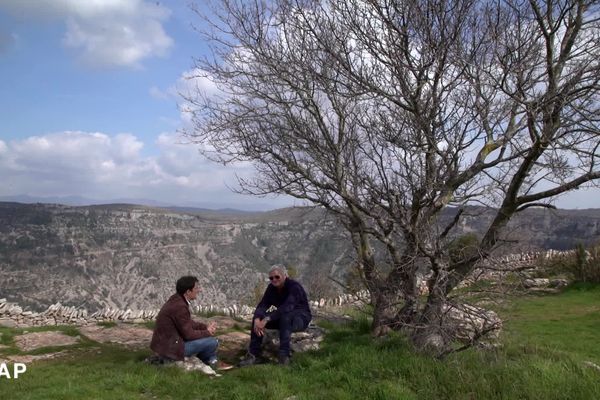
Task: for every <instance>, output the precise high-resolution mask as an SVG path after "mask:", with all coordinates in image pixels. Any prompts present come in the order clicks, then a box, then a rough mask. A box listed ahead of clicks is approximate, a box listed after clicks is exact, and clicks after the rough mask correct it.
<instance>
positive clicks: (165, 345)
mask: <svg viewBox="0 0 600 400" xmlns="http://www.w3.org/2000/svg"><path fill="white" fill-rule="evenodd" d="M175 287H176V290H177V293H175V294H174V295H173V296H171V297H170V298H169V300H167V302H166V303H165V304H164V305H163V306H162V308H161V309H160V311H159V313H158V316H157V317H156V327H155V328H154V333H153V334H152V341H151V342H150V348H151V349H152V350H154V352H155V353H156V354H157V355H158V356H159V357H161V358H163V359H166V360H183V358H184V356H185V357H191V356H194V355H195V356H197V357H198V358H199V359H200V360H202V362H204V363H205V364H208V365H210V366H211V367H213V369H219V370H225V369H230V368H232V366H231V365H227V364H225V363H223V362H221V361H217V347H218V345H219V341H218V340H217V339H216V338H215V337H213V335H214V334H215V331H216V330H217V326H216V324H215V323H214V322H211V323H210V324H208V325H205V324H203V323H200V322H196V321H194V320H193V319H192V316H191V314H190V309H189V306H190V301H192V300H195V299H196V297H198V293H199V292H200V285H199V284H198V279H197V278H196V277H195V276H183V277H181V278H179V279H178V280H177V283H176V285H175Z"/></svg>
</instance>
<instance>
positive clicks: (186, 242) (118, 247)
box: [0, 203, 600, 310]
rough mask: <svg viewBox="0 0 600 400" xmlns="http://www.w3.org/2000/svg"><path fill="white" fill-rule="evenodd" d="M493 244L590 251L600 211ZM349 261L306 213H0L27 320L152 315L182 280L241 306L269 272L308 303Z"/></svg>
mask: <svg viewBox="0 0 600 400" xmlns="http://www.w3.org/2000/svg"><path fill="white" fill-rule="evenodd" d="M453 212H454V211H453V210H448V211H447V212H446V213H445V215H444V217H443V220H444V221H441V222H440V226H445V225H446V224H447V222H448V221H449V220H450V219H451V218H452V214H453ZM492 216H493V212H492V210H489V209H483V208H472V209H470V210H468V212H466V213H465V214H464V215H463V217H464V218H463V220H462V222H461V223H460V224H459V225H458V226H457V227H456V229H455V230H454V231H453V235H455V236H456V235H462V234H464V233H469V232H472V233H476V234H480V233H481V232H483V230H484V229H485V228H486V227H487V225H488V224H489V223H490V221H491V218H492ZM504 239H505V240H504V241H503V242H504V243H505V245H504V246H503V247H501V248H500V249H499V252H503V253H509V252H520V251H528V250H539V249H550V248H552V249H558V250H564V249H569V248H572V247H574V245H575V244H576V243H585V244H590V243H597V242H598V241H599V240H600V210H581V211H573V210H558V211H552V210H533V209H532V210H527V211H526V212H523V213H522V214H520V215H519V217H518V218H515V220H514V221H512V222H511V224H510V226H509V228H508V229H507V230H506V232H505V237H504ZM352 256H353V252H352V249H351V245H350V241H349V239H348V238H347V236H346V235H345V233H344V229H343V228H342V227H341V226H340V225H339V224H338V223H337V222H336V221H335V220H334V219H333V218H332V217H330V216H328V215H327V214H325V213H324V211H322V210H318V209H309V208H293V209H282V210H276V211H272V212H268V213H219V212H208V211H203V212H194V210H164V209H157V208H150V207H145V206H133V205H106V206H88V207H71V206H62V205H49V204H33V205H27V204H19V203H0V274H1V275H0V298H1V297H6V298H7V299H9V300H10V301H15V302H18V303H19V304H21V305H24V306H28V307H30V308H31V309H33V310H41V309H45V308H46V307H48V306H49V305H50V304H53V303H55V302H57V301H60V302H61V303H62V304H65V305H69V306H79V305H82V306H84V307H85V308H87V309H88V310H95V309H98V308H104V307H118V308H128V307H129V308H133V309H136V308H137V309H141V308H155V307H159V306H160V305H161V304H162V302H163V301H164V300H165V298H166V297H167V296H168V295H170V294H171V293H172V292H173V290H174V288H173V286H174V282H175V280H176V279H177V278H178V277H179V276H181V275H184V274H193V275H196V276H198V277H199V279H200V280H201V283H202V286H203V288H204V290H203V293H202V295H201V296H202V298H201V302H202V303H203V304H215V305H219V306H223V305H230V304H232V303H238V304H239V303H249V302H250V303H252V302H253V301H255V297H256V294H255V292H256V291H258V292H260V290H261V287H260V286H261V285H264V284H265V283H264V282H265V278H266V274H265V272H266V271H267V270H268V268H269V267H270V266H271V265H273V264H275V263H283V264H286V265H288V266H293V267H294V269H296V271H297V274H298V277H299V279H301V280H302V281H303V283H304V284H305V286H307V288H308V289H309V292H311V291H312V293H309V294H313V295H314V297H319V296H322V295H323V294H324V293H322V292H323V290H330V289H331V288H330V286H331V285H332V281H330V280H328V279H327V278H326V277H327V276H333V277H334V278H336V279H337V280H339V281H344V280H345V274H346V272H347V271H348V268H349V266H351V265H352ZM325 286H329V287H327V288H326V289H324V287H325ZM255 289H256V290H255Z"/></svg>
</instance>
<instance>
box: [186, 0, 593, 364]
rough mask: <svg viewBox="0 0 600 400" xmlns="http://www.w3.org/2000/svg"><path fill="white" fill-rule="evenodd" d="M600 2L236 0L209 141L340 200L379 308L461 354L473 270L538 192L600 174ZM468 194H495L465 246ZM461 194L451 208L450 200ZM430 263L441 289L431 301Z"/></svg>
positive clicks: (542, 196) (219, 46)
mask: <svg viewBox="0 0 600 400" xmlns="http://www.w3.org/2000/svg"><path fill="white" fill-rule="evenodd" d="M599 8H600V7H599V5H598V3H597V2H596V1H575V0H563V1H550V0H547V1H534V0H529V1H526V0H506V1H500V0H498V1H484V0H455V1H447V0H420V1H401V0H347V1H344V2H338V1H326V0H323V1H316V0H273V1H258V0H256V1H253V2H247V1H242V0H221V1H219V3H218V4H217V5H216V7H215V12H216V14H215V15H217V16H218V17H217V19H212V28H213V29H212V31H211V32H207V34H208V36H209V39H210V41H211V43H213V45H214V47H213V50H214V53H213V57H212V58H210V59H204V60H198V65H197V66H198V69H199V70H200V71H204V73H205V74H206V76H207V77H209V78H210V79H211V80H213V81H214V82H215V84H216V85H217V87H218V88H219V89H220V94H219V95H216V96H215V95H213V96H204V95H202V93H196V94H195V95H194V96H191V97H189V98H187V100H188V102H189V104H190V106H191V108H190V110H191V112H192V115H193V122H194V129H192V130H190V131H189V132H187V133H188V135H189V137H190V138H192V140H193V141H195V142H200V143H203V144H204V147H203V149H204V153H205V154H206V155H208V156H209V157H212V158H213V159H215V160H217V161H220V162H226V163H227V162H235V161H240V160H245V161H250V162H252V163H253V164H254V166H255V167H256V175H255V177H254V178H253V179H250V180H241V182H240V183H241V187H242V188H243V190H244V191H245V192H247V193H253V194H267V193H285V194H288V195H291V196H294V197H296V198H299V199H304V200H307V201H309V202H311V203H313V204H315V205H319V206H322V207H324V208H326V209H328V210H330V211H331V212H333V213H335V214H336V215H337V216H338V217H339V219H340V221H341V222H342V223H343V224H344V226H345V227H346V229H347V230H348V232H349V233H350V235H351V237H352V239H353V243H354V247H355V249H356V254H357V260H358V262H359V266H360V271H361V274H362V275H363V276H364V278H365V283H366V285H367V288H368V289H369V291H370V293H371V296H372V301H373V304H374V306H375V308H374V315H373V329H374V332H375V333H377V334H380V333H384V332H385V331H386V330H388V329H395V328H406V327H408V328H409V329H410V332H411V337H412V338H413V340H414V343H415V344H417V345H418V346H419V347H421V348H433V349H434V351H435V352H437V353H438V354H441V353H443V354H446V353H447V352H448V345H449V344H450V343H451V341H452V339H453V337H452V332H451V330H448V329H447V328H448V327H447V321H446V320H445V319H444V318H445V317H444V316H445V312H444V310H445V307H446V306H447V303H448V301H449V295H450V293H451V292H452V290H454V289H455V288H456V286H457V285H458V284H459V283H460V282H461V281H462V280H463V279H464V278H465V277H466V276H467V275H468V274H469V273H470V272H472V271H473V269H474V268H475V267H476V266H477V264H478V262H480V261H481V260H482V259H483V258H485V257H487V256H488V255H489V254H490V253H491V252H492V251H493V250H494V249H495V247H496V246H497V245H498V243H499V242H500V241H501V240H502V237H501V234H502V231H503V229H504V228H505V226H506V225H507V223H508V221H509V220H510V219H511V218H512V217H513V216H514V215H515V214H516V213H518V212H519V211H521V210H523V209H526V208H528V207H531V206H545V207H551V202H552V200H553V199H554V198H556V196H558V195H560V194H562V193H565V192H567V191H570V190H573V189H576V188H579V187H582V186H585V185H588V184H592V183H593V182H594V181H595V180H597V179H598V178H600V168H599V167H598V157H599V156H600V154H599V151H598V147H599V145H600V135H599V126H598V122H599V118H600V101H599V100H600V98H599V93H600V85H599V79H600V38H599V35H600V26H599V21H598V16H599V15H600V14H599V12H600V10H599ZM468 204H483V205H486V206H491V207H494V208H495V209H496V210H497V211H496V213H495V218H494V219H493V221H492V223H491V224H490V225H489V227H488V228H487V231H486V232H485V234H484V235H483V236H482V237H480V238H478V241H477V243H476V245H475V249H474V251H469V252H464V253H463V256H462V257H456V254H454V255H453V256H452V257H451V255H450V251H449V249H450V243H451V238H452V236H453V232H454V230H455V227H456V226H457V224H458V223H459V222H460V220H461V218H462V217H463V215H464V210H465V207H466V206H467V205H468ZM451 206H453V207H456V208H455V212H454V213H453V215H454V218H453V219H452V221H451V222H449V223H445V224H443V223H442V219H441V213H442V211H443V210H444V209H447V208H448V207H451ZM424 270H426V271H428V272H429V274H428V276H430V278H429V280H428V282H427V284H428V287H429V295H428V298H427V301H426V302H420V301H419V299H418V295H419V292H418V277H419V275H420V274H422V273H423V272H424Z"/></svg>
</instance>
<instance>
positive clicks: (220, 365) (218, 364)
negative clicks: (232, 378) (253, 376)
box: [210, 361, 233, 371]
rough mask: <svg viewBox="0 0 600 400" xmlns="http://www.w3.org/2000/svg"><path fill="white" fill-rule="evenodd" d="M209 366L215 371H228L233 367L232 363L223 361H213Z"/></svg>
mask: <svg viewBox="0 0 600 400" xmlns="http://www.w3.org/2000/svg"><path fill="white" fill-rule="evenodd" d="M210 367H211V368H212V369H213V370H215V371H228V370H230V369H233V365H231V364H227V363H226V362H224V361H214V362H212V363H210Z"/></svg>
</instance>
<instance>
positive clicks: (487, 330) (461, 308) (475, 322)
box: [444, 304, 502, 344]
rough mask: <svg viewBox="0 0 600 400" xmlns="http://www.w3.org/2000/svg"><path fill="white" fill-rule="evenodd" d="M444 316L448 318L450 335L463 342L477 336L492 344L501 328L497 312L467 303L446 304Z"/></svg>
mask: <svg viewBox="0 0 600 400" xmlns="http://www.w3.org/2000/svg"><path fill="white" fill-rule="evenodd" d="M444 316H445V318H447V319H449V320H450V321H449V322H450V323H449V326H450V332H449V334H450V336H451V337H452V338H453V339H454V340H458V341H459V342H462V343H465V344H468V343H472V342H473V341H474V340H477V339H479V338H484V341H483V343H487V344H493V343H495V342H497V341H498V339H499V336H500V331H501V330H502V320H501V319H500V317H498V314H496V313H495V312H494V311H490V310H485V309H483V308H480V307H475V306H472V305H469V304H448V305H446V307H445V311H444Z"/></svg>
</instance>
